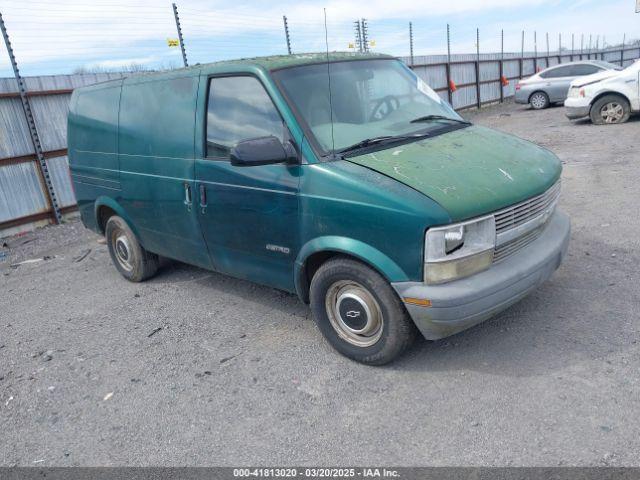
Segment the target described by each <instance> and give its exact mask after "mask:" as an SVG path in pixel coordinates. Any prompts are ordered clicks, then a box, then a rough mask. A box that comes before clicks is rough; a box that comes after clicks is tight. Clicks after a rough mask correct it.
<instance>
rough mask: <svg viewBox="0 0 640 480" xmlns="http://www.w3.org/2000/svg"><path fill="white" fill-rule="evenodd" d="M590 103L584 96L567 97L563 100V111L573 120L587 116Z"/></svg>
mask: <svg viewBox="0 0 640 480" xmlns="http://www.w3.org/2000/svg"><path fill="white" fill-rule="evenodd" d="M590 111H591V105H589V103H588V102H585V100H584V98H567V99H566V100H565V102H564V112H565V115H566V116H567V118H569V119H571V120H573V119H576V118H583V117H587V116H589V112H590Z"/></svg>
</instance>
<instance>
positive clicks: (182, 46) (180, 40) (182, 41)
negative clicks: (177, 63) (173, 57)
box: [171, 3, 189, 67]
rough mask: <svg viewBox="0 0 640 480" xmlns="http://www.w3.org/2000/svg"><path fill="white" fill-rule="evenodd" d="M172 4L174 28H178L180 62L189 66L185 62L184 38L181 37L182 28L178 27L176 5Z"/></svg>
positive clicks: (178, 20)
mask: <svg viewBox="0 0 640 480" xmlns="http://www.w3.org/2000/svg"><path fill="white" fill-rule="evenodd" d="M171 5H172V6H173V16H174V18H175V19H176V29H177V30H178V41H179V42H180V50H181V51H182V62H183V63H184V66H185V67H188V66H189V63H188V62H187V51H186V50H185V49H184V39H183V38H182V28H181V27H180V17H179V16H178V7H177V6H176V4H175V3H172V4H171Z"/></svg>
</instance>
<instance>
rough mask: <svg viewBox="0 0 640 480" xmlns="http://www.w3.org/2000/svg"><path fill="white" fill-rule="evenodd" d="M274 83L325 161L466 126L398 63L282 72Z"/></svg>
mask: <svg viewBox="0 0 640 480" xmlns="http://www.w3.org/2000/svg"><path fill="white" fill-rule="evenodd" d="M327 68H329V72H330V75H331V77H330V80H331V83H330V84H329V76H328V75H327ZM273 77H274V78H275V80H276V82H277V83H278V85H279V87H280V89H281V90H282V91H283V93H284V95H285V97H286V98H287V101H288V102H289V103H290V106H291V107H292V109H293V110H294V112H295V113H296V116H297V117H298V121H300V122H301V123H302V124H303V127H304V128H305V129H306V130H307V132H308V133H310V134H311V136H312V137H313V138H312V139H311V141H312V142H313V143H315V146H316V147H317V148H318V150H320V153H321V154H322V155H326V154H327V153H329V152H331V151H332V150H335V151H340V150H344V149H348V148H350V147H353V146H354V145H358V144H363V145H366V144H367V143H368V142H367V141H368V140H371V139H380V138H389V137H392V138H396V137H404V138H405V140H406V138H407V137H409V138H412V137H413V135H414V134H416V135H415V138H416V139H417V138H420V136H419V135H417V134H418V133H425V132H429V131H431V130H433V131H436V130H437V131H438V132H444V131H447V129H446V128H443V127H445V126H446V125H449V124H450V125H451V126H452V128H460V127H461V124H462V123H464V121H463V120H462V118H461V117H460V116H459V115H458V114H457V113H456V112H455V111H454V110H453V109H452V108H451V107H450V106H449V104H448V103H446V102H445V101H444V100H442V99H441V98H440V96H439V95H438V94H437V93H436V92H434V91H433V90H432V89H431V88H430V87H429V86H428V85H427V84H426V83H425V82H424V81H422V80H421V79H420V78H419V77H417V76H416V75H415V74H414V73H413V72H412V71H411V70H410V69H409V68H408V67H407V66H405V65H404V64H403V63H401V62H400V61H398V60H395V59H376V60H354V61H343V62H334V63H330V64H329V65H328V66H327V64H326V63H324V64H314V65H303V66H299V67H291V68H285V69H282V70H277V71H275V72H273ZM329 85H331V102H329ZM331 106H332V107H331ZM332 119H333V139H332V132H331V121H332ZM334 142H335V145H334Z"/></svg>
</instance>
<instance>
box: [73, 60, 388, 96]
mask: <svg viewBox="0 0 640 480" xmlns="http://www.w3.org/2000/svg"><path fill="white" fill-rule="evenodd" d="M328 57H329V62H343V61H348V60H372V59H392V58H395V57H393V56H391V55H385V54H382V53H359V52H329V53H328ZM326 61H327V52H320V53H296V54H292V55H272V56H266V57H253V58H240V59H235V60H221V61H218V62H210V63H198V64H195V65H190V66H189V67H186V68H178V69H175V70H161V71H148V72H135V73H130V74H126V73H125V74H124V75H123V77H122V78H118V79H115V80H106V81H103V82H98V83H95V84H92V85H90V86H86V87H80V88H77V89H76V90H83V91H86V90H95V89H101V88H105V87H110V86H112V85H114V84H115V83H118V82H122V81H123V80H125V79H127V78H134V77H135V78H150V79H151V78H154V77H158V76H160V77H162V76H166V75H169V76H172V75H175V74H179V72H181V71H189V70H200V69H211V68H223V69H225V70H227V71H233V70H234V69H235V68H237V69H238V70H241V69H245V68H247V67H259V68H263V69H265V70H278V69H280V68H288V67H297V66H300V65H312V64H318V63H323V62H326Z"/></svg>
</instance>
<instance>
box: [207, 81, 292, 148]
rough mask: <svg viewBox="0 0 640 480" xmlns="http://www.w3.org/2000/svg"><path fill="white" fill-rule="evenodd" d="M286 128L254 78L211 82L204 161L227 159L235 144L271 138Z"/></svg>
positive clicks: (280, 133)
mask: <svg viewBox="0 0 640 480" xmlns="http://www.w3.org/2000/svg"><path fill="white" fill-rule="evenodd" d="M284 131H285V126H284V122H283V121H282V118H281V117H280V114H279V113H278V110H277V109H276V107H275V105H274V104H273V102H272V101H271V97H269V94H267V92H266V90H265V89H264V87H263V86H262V84H261V83H260V81H259V80H258V79H257V78H255V77H250V76H236V77H218V78H212V79H211V80H210V84H209V98H208V102H207V157H213V158H219V159H229V153H230V151H231V148H233V147H234V146H235V145H236V144H237V143H238V142H240V141H242V140H249V139H253V138H258V137H266V136H270V135H273V136H274V137H276V138H278V139H279V140H280V141H284Z"/></svg>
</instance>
